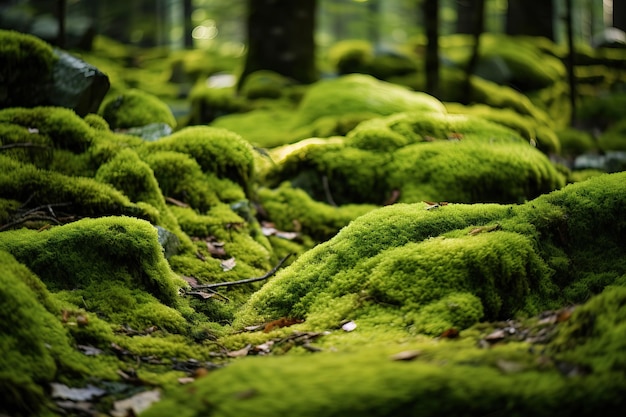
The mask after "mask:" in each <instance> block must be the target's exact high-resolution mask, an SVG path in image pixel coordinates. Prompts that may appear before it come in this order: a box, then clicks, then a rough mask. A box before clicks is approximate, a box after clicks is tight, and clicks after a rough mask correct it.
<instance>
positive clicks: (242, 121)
mask: <svg viewBox="0 0 626 417" xmlns="http://www.w3.org/2000/svg"><path fill="white" fill-rule="evenodd" d="M293 117H294V115H293V110H292V109H283V108H270V109H257V110H254V111H251V112H248V113H241V114H229V115H226V116H222V117H220V118H219V119H217V120H215V121H214V122H212V123H211V126H213V127H218V128H223V129H228V130H230V131H232V132H235V133H237V134H239V135H241V136H242V137H243V138H244V139H246V140H247V141H248V142H250V143H252V144H253V145H254V146H260V147H266V148H272V147H275V146H279V145H284V144H286V143H291V142H294V140H296V139H304V138H297V137H295V136H296V135H295V134H294V133H292V132H291V128H292V124H293ZM305 136H308V132H307V134H306V135H305Z"/></svg>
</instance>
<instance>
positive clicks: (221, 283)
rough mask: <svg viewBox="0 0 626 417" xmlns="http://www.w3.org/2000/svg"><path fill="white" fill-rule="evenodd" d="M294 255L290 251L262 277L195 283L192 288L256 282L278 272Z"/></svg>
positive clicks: (199, 288) (230, 285) (198, 288)
mask: <svg viewBox="0 0 626 417" xmlns="http://www.w3.org/2000/svg"><path fill="white" fill-rule="evenodd" d="M291 255H293V254H292V253H290V254H289V255H287V256H285V257H284V258H283V259H281V260H280V261H279V262H278V264H277V265H276V266H275V267H274V268H272V269H271V270H270V271H269V272H268V273H267V274H265V275H263V276H260V277H256V278H246V279H240V280H239V281H228V282H216V283H214V284H203V285H194V286H192V287H191V288H192V289H193V290H201V289H205V290H207V289H211V288H218V287H232V286H233V285H241V284H248V283H250V282H256V281H263V280H264V279H268V278H269V277H271V276H272V275H274V274H275V273H276V271H278V269H279V268H280V267H281V266H282V265H283V264H284V263H285V261H286V260H287V259H289V257H290V256H291Z"/></svg>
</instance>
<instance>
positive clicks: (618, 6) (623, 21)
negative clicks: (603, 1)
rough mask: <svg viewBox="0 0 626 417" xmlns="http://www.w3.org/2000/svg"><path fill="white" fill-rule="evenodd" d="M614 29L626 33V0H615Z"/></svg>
mask: <svg viewBox="0 0 626 417" xmlns="http://www.w3.org/2000/svg"><path fill="white" fill-rule="evenodd" d="M613 27H616V28H618V29H621V30H623V31H626V0H613Z"/></svg>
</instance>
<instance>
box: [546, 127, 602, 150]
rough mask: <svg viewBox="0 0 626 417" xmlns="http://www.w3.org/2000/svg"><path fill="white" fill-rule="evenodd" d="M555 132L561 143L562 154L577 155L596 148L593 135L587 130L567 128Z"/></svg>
mask: <svg viewBox="0 0 626 417" xmlns="http://www.w3.org/2000/svg"><path fill="white" fill-rule="evenodd" d="M556 134H557V136H558V137H559V142H560V143H561V154H562V155H566V156H577V155H581V154H584V153H587V152H591V151H595V150H596V149H597V144H596V143H595V141H594V139H593V136H592V135H591V134H590V133H588V132H585V131H582V130H577V129H573V128H568V129H563V130H559V131H557V132H556Z"/></svg>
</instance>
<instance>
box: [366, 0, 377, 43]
mask: <svg viewBox="0 0 626 417" xmlns="http://www.w3.org/2000/svg"><path fill="white" fill-rule="evenodd" d="M367 11H368V14H369V30H368V32H369V33H368V35H369V40H370V42H371V43H372V46H373V47H374V48H376V47H377V46H378V45H379V44H380V0H369V1H368V2H367Z"/></svg>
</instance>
